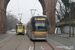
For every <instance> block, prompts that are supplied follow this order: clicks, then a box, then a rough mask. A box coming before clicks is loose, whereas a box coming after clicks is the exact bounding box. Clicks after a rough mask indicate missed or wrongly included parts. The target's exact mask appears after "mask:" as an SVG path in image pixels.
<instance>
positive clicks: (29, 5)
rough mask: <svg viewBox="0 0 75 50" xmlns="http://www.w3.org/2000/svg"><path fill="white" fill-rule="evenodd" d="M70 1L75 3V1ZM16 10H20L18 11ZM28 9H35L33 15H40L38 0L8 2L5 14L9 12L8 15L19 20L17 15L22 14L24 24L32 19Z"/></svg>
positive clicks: (12, 0)
mask: <svg viewBox="0 0 75 50" xmlns="http://www.w3.org/2000/svg"><path fill="white" fill-rule="evenodd" d="M17 1H18V4H17ZM71 1H74V2H75V0H71ZM18 5H19V7H18ZM18 9H20V11H19V10H18ZM30 9H37V10H38V11H36V13H35V15H37V14H40V15H42V7H41V4H40V3H39V1H38V0H10V2H9V4H8V6H7V12H8V13H9V12H10V11H11V12H10V13H11V14H14V15H16V17H17V18H18V19H19V16H18V13H22V14H23V15H22V22H23V23H24V24H26V23H27V22H28V21H29V20H30V18H31V17H32V16H31V12H30Z"/></svg>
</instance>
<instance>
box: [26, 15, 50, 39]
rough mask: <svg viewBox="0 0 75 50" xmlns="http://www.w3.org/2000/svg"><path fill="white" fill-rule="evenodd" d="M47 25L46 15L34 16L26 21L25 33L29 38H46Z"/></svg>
mask: <svg viewBox="0 0 75 50" xmlns="http://www.w3.org/2000/svg"><path fill="white" fill-rule="evenodd" d="M48 25H49V23H48V19H47V16H34V17H32V18H31V20H30V21H29V22H28V23H27V35H28V36H29V37H30V39H31V40H47V38H48Z"/></svg>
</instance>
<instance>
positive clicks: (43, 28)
mask: <svg viewBox="0 0 75 50" xmlns="http://www.w3.org/2000/svg"><path fill="white" fill-rule="evenodd" d="M35 30H36V31H46V30H47V29H46V24H45V22H36V23H35Z"/></svg>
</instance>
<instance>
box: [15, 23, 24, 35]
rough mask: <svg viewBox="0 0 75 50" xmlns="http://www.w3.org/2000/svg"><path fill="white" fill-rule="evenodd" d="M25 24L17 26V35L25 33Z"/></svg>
mask: <svg viewBox="0 0 75 50" xmlns="http://www.w3.org/2000/svg"><path fill="white" fill-rule="evenodd" d="M24 27H25V26H24V24H23V23H18V24H16V34H17V35H18V34H23V35H24V33H25V28H24Z"/></svg>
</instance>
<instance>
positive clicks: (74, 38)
mask: <svg viewBox="0 0 75 50" xmlns="http://www.w3.org/2000/svg"><path fill="white" fill-rule="evenodd" d="M54 35H56V36H59V37H63V38H67V39H71V40H75V35H74V37H72V35H71V37H69V34H66V33H62V34H54Z"/></svg>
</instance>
